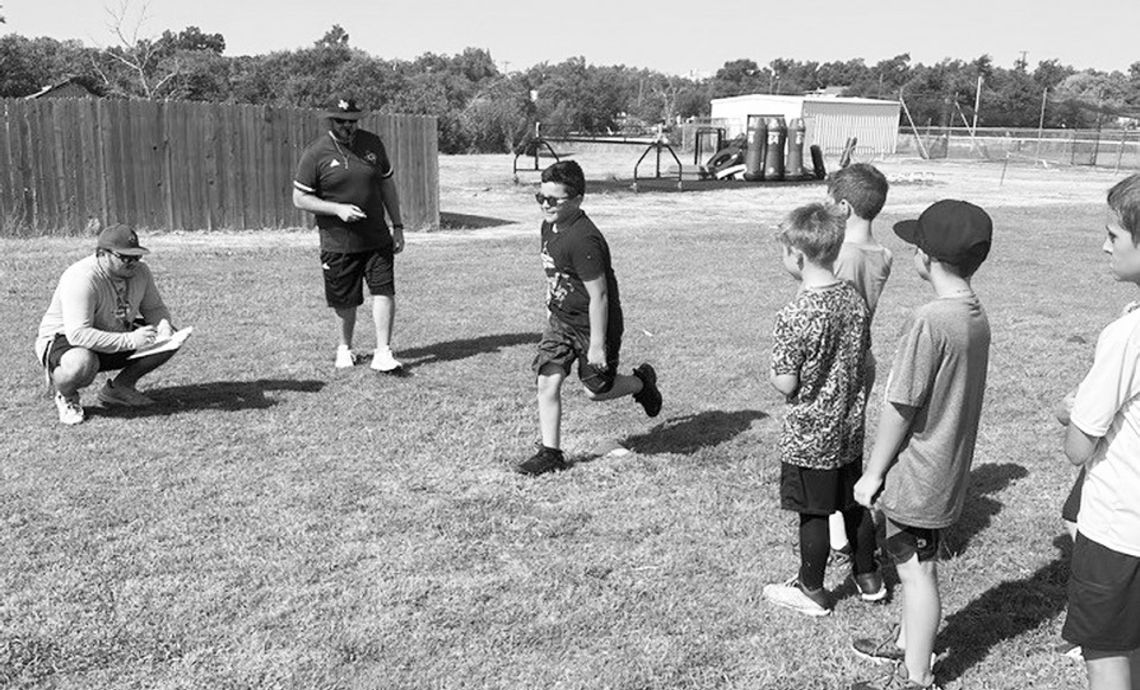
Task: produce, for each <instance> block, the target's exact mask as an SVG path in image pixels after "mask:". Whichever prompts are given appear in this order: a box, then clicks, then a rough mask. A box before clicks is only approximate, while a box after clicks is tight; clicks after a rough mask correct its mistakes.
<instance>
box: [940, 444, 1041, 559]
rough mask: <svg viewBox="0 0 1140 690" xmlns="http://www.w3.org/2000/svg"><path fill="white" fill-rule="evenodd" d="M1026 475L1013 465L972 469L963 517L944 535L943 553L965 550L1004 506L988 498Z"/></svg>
mask: <svg viewBox="0 0 1140 690" xmlns="http://www.w3.org/2000/svg"><path fill="white" fill-rule="evenodd" d="M1028 474H1029V470H1027V469H1025V468H1024V467H1022V466H1021V465H1017V464H1014V463H1005V464H1001V465H997V464H984V465H976V466H974V469H973V470H972V471H971V472H970V485H969V488H968V489H967V490H966V505H965V506H964V507H963V508H962V517H960V518H958V522H957V523H955V525H954V527H953V528H951V529H949V530H947V532H946V537H945V542H944V548H945V550H946V552H947V553H948V554H952V555H955V556H956V555H958V554H961V553H962V552H963V551H965V550H966V546H967V545H968V544H969V543H970V540H971V539H973V538H974V537H975V536H977V535H978V534H980V533H981V532H982V531H984V530H985V529H986V528H988V527H989V526H990V523H991V522H993V518H994V516H995V515H997V514H998V513H1000V512H1001V509H1002V508H1003V507H1004V504H1003V503H1002V502H1001V501H999V500H997V499H995V498H991V495H992V494H997V493H1000V492H1002V491H1004V490H1005V489H1007V488H1008V487H1009V485H1010V483H1012V482H1013V481H1014V480H1017V479H1023V478H1025V477H1026V476H1027V475H1028ZM1058 510H1060V508H1059V507H1058Z"/></svg>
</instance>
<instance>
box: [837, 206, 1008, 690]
mask: <svg viewBox="0 0 1140 690" xmlns="http://www.w3.org/2000/svg"><path fill="white" fill-rule="evenodd" d="M894 230H895V234H896V235H898V236H899V237H901V238H902V239H903V240H905V241H906V242H909V243H911V244H913V245H914V246H915V254H914V265H915V268H916V269H917V271H918V275H919V276H921V277H922V278H923V279H924V280H926V281H928V282H929V283H930V285H931V287H932V288H933V289H934V295H935V299H934V300H932V301H930V302H928V303H926V304H924V305H922V306H920V307H919V308H918V309H916V310H915V312H914V314H913V315H912V316H911V318H910V321H909V322H908V323H907V325H906V327H905V328H904V333H903V336H902V339H901V340H900V341H899V345H898V349H897V350H896V351H895V358H894V363H893V365H892V367H891V373H890V377H889V378H888V379H887V386H886V390H885V391H884V393H883V409H882V414H881V415H880V417H879V428H878V432H877V435H876V438H875V444H874V447H873V449H872V451H871V456H870V458H869V460H868V462H867V469H866V471H865V472H864V473H863V476H862V477H860V478H859V481H858V483H856V484H855V499H856V500H857V501H859V503H861V504H862V505H864V506H867V507H868V508H870V507H871V506H872V504H874V503H875V501H876V499H878V507H879V509H881V510H882V511H883V513H884V515H885V516H886V529H885V532H886V543H885V544H884V550H885V551H886V552H887V554H888V555H889V556H890V557H891V558H892V559H893V560H894V562H895V565H896V567H897V569H898V574H899V580H900V581H901V583H902V591H903V603H902V621H901V625H900V626H899V634H898V636H897V637H896V638H895V639H889V640H884V641H881V642H876V641H875V640H869V639H857V640H855V642H854V647H855V650H856V652H858V653H860V654H862V655H864V656H870V657H873V658H876V659H878V660H891V661H898V660H899V658H900V657H901V660H902V662H903V663H902V664H900V665H899V667H898V668H897V669H895V672H894V676H893V682H895V685H891V686H890V687H898V688H929V687H934V672H933V669H932V663H931V654H932V652H933V650H934V638H935V635H936V634H937V632H938V624H939V621H940V620H941V618H942V602H941V599H940V597H939V593H938V572H937V569H936V568H935V562H936V559H937V557H938V552H939V547H940V544H939V542H940V532H941V530H943V529H945V528H946V527H949V526H950V525H952V524H954V522H955V521H956V520H957V519H958V517H959V516H960V515H961V513H962V505H963V503H964V502H965V499H966V485H967V483H968V480H969V472H970V465H971V463H972V462H973V459H974V443H975V440H976V439H977V434H978V421H979V420H980V418H981V412H982V397H983V394H984V393H985V387H986V368H987V366H988V364H989V349H990V324H989V320H988V319H987V318H986V312H985V310H984V309H983V308H982V304H981V302H979V301H978V297H977V295H975V294H974V291H973V289H972V288H971V287H970V279H971V277H972V276H973V275H974V272H975V271H976V270H977V269H978V267H979V266H981V264H982V262H983V261H985V259H986V256H988V254H989V250H990V242H991V240H992V237H993V222H992V221H991V220H990V217H989V215H988V214H987V213H986V212H985V211H983V210H982V209H981V208H979V207H977V206H975V205H973V204H971V203H968V202H965V201H955V200H949V199H944V200H942V201H938V202H936V203H934V204H933V205H931V206H930V207H929V208H927V209H926V210H925V211H923V212H922V215H920V216H919V217H918V220H907V221H903V222H901V223H897V224H895V227H894ZM880 490H881V492H882V494H881V496H880ZM875 687H879V684H878V681H865V682H860V683H856V684H855V685H853V686H852V690H862V689H865V688H875Z"/></svg>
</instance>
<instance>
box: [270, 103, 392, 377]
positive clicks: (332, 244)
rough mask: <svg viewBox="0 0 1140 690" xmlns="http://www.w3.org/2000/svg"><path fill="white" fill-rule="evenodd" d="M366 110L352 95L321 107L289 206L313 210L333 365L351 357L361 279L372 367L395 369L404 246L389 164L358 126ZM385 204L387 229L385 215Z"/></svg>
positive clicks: (379, 146) (346, 364)
mask: <svg viewBox="0 0 1140 690" xmlns="http://www.w3.org/2000/svg"><path fill="white" fill-rule="evenodd" d="M364 115H365V113H364V111H362V110H361V109H360V108H359V107H358V106H357V104H356V101H355V100H353V99H351V98H342V99H340V100H338V101H337V102H336V103H335V104H334V105H333V106H332V107H331V108H329V109H327V110H326V111H324V112H323V113H321V117H323V118H325V119H326V120H327V122H328V131H327V132H326V133H325V134H322V135H321V136H320V137H319V138H318V139H317V140H316V141H314V142H313V143H311V144H309V146H308V148H306V149H305V151H304V153H302V154H301V161H300V162H299V163H298V164H297V173H296V175H295V176H294V178H293V205H294V206H296V207H297V208H299V209H301V210H303V211H309V212H310V213H312V214H313V215H315V216H316V219H317V227H318V228H319V229H320V237H321V268H322V269H323V271H324V276H325V300H326V301H327V302H328V305H329V306H330V307H332V308H333V310H335V311H336V315H337V317H338V318H339V319H340V344H339V345H338V346H337V352H336V367H337V368H338V369H340V368H346V367H351V366H352V365H353V364H355V363H356V358H355V355H354V354H353V352H352V335H353V332H354V330H355V328H356V308H357V307H359V306H360V305H361V304H363V303H364V291H363V287H362V285H361V283H362V282H363V283H367V284H368V291H369V292H370V293H371V294H372V318H373V320H374V321H375V323H376V350H375V352H374V354H373V356H372V368H373V369H375V370H376V371H381V372H384V373H389V374H391V373H401V372H402V371H403V368H402V367H401V365H400V363H399V362H398V361H396V358H395V357H394V356H393V355H392V349H391V336H392V322H393V318H394V317H395V314H396V300H395V295H396V285H395V274H394V271H393V263H394V256H395V255H396V254H399V253H400V252H401V251H403V249H404V226H403V224H402V223H401V221H400V200H399V197H398V196H397V194H396V183H395V181H394V180H393V178H392V172H393V171H392V164H391V162H389V160H388V153H387V151H385V149H384V143H383V142H382V141H380V137H378V136H376V135H375V134H373V133H372V132H369V131H366V130H363V129H357V121H358V120H360V118H362V117H364ZM385 210H387V212H388V217H389V218H391V220H392V226H391V231H389V229H388V224H387V223H386V222H385V219H384V212H385Z"/></svg>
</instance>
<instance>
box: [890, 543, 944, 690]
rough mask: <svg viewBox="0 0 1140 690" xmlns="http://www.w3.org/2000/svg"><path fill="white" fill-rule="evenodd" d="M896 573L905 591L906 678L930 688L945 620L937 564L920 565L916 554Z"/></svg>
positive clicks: (904, 640) (903, 607)
mask: <svg viewBox="0 0 1140 690" xmlns="http://www.w3.org/2000/svg"><path fill="white" fill-rule="evenodd" d="M897 569H898V574H899V581H900V582H901V583H902V591H903V603H902V631H900V633H899V638H900V641H902V642H903V646H904V648H905V649H906V662H905V663H906V670H907V677H908V678H910V680H911V681H913V682H915V683H918V684H919V685H929V684H931V683H933V682H934V672H933V670H932V669H931V667H930V659H931V655H932V654H933V653H934V639H935V637H936V636H937V635H938V623H939V621H940V620H941V619H942V599H941V596H940V595H939V592H938V570H937V566H936V562H935V561H934V560H927V561H920V560H919V558H918V554H915V555H913V556H911V558H910V559H909V560H907V561H905V562H903V563H899V564H897Z"/></svg>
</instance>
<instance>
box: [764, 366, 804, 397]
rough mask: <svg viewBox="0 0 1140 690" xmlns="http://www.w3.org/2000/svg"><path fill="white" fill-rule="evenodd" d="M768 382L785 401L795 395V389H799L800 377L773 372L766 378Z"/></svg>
mask: <svg viewBox="0 0 1140 690" xmlns="http://www.w3.org/2000/svg"><path fill="white" fill-rule="evenodd" d="M768 381H770V382H771V384H772V387H773V388H775V389H776V390H778V391H780V392H781V393H782V394H783V395H784V398H785V399H788V398H791V397H792V396H793V395H795V394H796V389H798V388H799V387H800V377H799V376H797V375H796V374H777V373H776V372H775V371H773V372H772V373H771V374H770V375H769V376H768Z"/></svg>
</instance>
